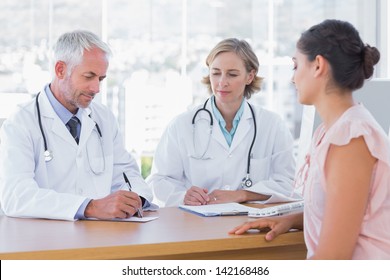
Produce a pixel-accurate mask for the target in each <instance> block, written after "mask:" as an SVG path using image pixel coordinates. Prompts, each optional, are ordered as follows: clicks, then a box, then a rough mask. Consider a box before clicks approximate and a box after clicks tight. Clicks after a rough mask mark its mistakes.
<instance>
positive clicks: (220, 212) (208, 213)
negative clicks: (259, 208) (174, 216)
mask: <svg viewBox="0 0 390 280" xmlns="http://www.w3.org/2000/svg"><path fill="white" fill-rule="evenodd" d="M179 208H180V209H183V210H187V211H190V212H192V213H195V214H198V215H201V216H205V217H213V216H239V215H248V213H249V211H251V210H252V211H253V210H255V209H256V208H253V207H249V206H245V205H242V204H239V203H236V202H231V203H220V204H208V205H200V206H190V205H179Z"/></svg>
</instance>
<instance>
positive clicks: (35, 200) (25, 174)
mask: <svg viewBox="0 0 390 280" xmlns="http://www.w3.org/2000/svg"><path fill="white" fill-rule="evenodd" d="M28 112H29V109H28V108H24V110H23V111H19V112H18V113H17V114H16V115H13V116H11V117H10V118H8V119H7V121H6V122H4V124H3V126H2V128H1V151H0V200H1V205H2V207H3V210H4V213H5V214H6V215H8V216H12V217H32V218H46V219H63V220H74V217H75V213H76V212H77V209H78V208H79V207H80V205H81V204H82V203H83V201H84V200H85V197H82V196H79V195H75V194H71V193H66V192H63V191H62V192H57V190H56V189H55V187H57V186H58V184H54V187H53V185H50V184H49V178H48V176H49V174H48V172H47V167H46V166H47V165H50V166H51V167H53V166H54V165H56V164H57V161H59V160H60V157H58V156H57V157H56V158H54V159H53V160H52V161H51V162H48V163H46V162H45V161H44V157H43V153H44V148H43V142H42V136H41V134H40V132H39V127H38V124H37V121H36V117H35V116H34V115H33V114H28ZM47 137H48V136H47ZM72 164H73V162H72ZM52 170H53V173H54V174H50V175H51V176H53V178H55V179H58V180H62V182H63V184H64V185H68V183H69V182H70V181H71V177H69V176H68V177H67V178H65V179H64V178H62V177H61V172H69V169H68V166H66V165H64V166H63V168H62V169H61V170H59V169H58V168H57V169H55V168H52ZM59 178H61V179H59ZM60 187H63V186H62V185H61V186H60Z"/></svg>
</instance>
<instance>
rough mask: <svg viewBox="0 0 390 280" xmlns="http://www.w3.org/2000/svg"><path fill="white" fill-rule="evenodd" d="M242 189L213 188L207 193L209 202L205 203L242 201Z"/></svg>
mask: <svg viewBox="0 0 390 280" xmlns="http://www.w3.org/2000/svg"><path fill="white" fill-rule="evenodd" d="M243 192H244V191H242V190H237V191H230V190H214V191H212V192H211V193H210V194H209V198H210V200H209V202H208V203H207V204H218V203H228V202H239V203H240V202H244V201H245V199H244V194H243Z"/></svg>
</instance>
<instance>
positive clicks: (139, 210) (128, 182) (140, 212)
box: [123, 172, 143, 218]
mask: <svg viewBox="0 0 390 280" xmlns="http://www.w3.org/2000/svg"><path fill="white" fill-rule="evenodd" d="M123 178H124V179H125V182H126V184H127V186H128V187H129V191H131V184H130V181H129V179H127V176H126V174H125V172H123ZM141 207H142V206H141ZM137 215H138V217H140V218H143V215H142V210H141V209H140V208H138V209H137Z"/></svg>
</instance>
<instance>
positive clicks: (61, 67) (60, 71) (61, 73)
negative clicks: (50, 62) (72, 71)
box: [54, 60, 66, 79]
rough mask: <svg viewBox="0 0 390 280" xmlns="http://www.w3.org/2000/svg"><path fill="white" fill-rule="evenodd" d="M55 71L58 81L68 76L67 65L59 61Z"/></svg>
mask: <svg viewBox="0 0 390 280" xmlns="http://www.w3.org/2000/svg"><path fill="white" fill-rule="evenodd" d="M54 71H55V74H56V77H57V78H58V79H63V78H65V76H66V63H65V62H63V61H61V60H59V61H57V62H56V64H55V66H54Z"/></svg>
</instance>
